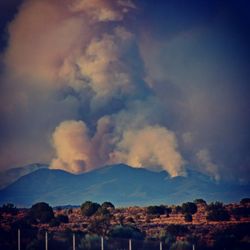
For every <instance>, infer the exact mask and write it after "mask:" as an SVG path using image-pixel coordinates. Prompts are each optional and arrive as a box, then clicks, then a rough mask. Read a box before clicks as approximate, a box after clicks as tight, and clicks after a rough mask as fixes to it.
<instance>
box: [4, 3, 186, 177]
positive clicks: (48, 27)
mask: <svg viewBox="0 0 250 250" xmlns="http://www.w3.org/2000/svg"><path fill="white" fill-rule="evenodd" d="M132 11H136V6H135V5H134V4H133V3H132V2H131V1H129V0H127V1H126V0H118V1H111V0H110V1H108V0H91V1H89V0H63V1H62V0H60V1H59V0H43V1H40V0H27V1H25V3H24V4H23V5H22V6H21V9H20V11H19V13H18V15H17V17H16V18H15V20H14V21H13V22H12V23H11V25H10V28H9V30H10V41H9V47H8V50H7V51H6V54H5V62H6V65H7V66H8V67H9V69H11V70H12V72H13V73H14V75H15V77H17V78H19V79H23V81H21V82H22V86H23V88H24V89H26V88H27V89H32V90H34V91H36V92H37V91H38V92H39V91H41V89H42V90H43V91H44V92H46V93H47V92H48V93H50V94H51V96H56V98H58V100H61V99H63V100H65V99H67V100H68V99H69V98H71V101H69V104H65V107H64V106H62V109H66V110H67V109H68V107H70V108H69V110H72V109H73V110H74V113H76V115H74V116H72V117H71V116H70V115H68V113H67V114H66V115H65V114H64V115H61V116H60V117H59V118H58V119H56V120H55V121H56V122H58V121H59V123H57V125H56V128H55V127H54V128H53V134H52V144H53V146H54V148H55V152H56V155H55V157H54V158H53V160H52V162H51V168H57V169H64V170H67V171H70V172H75V173H81V172H85V171H89V170H91V169H93V168H97V167H101V166H103V165H105V164H112V163H120V162H123V163H127V164H129V165H131V166H133V167H147V168H150V169H154V170H162V169H164V170H166V171H167V172H168V173H169V174H170V175H171V176H177V175H181V174H184V172H185V171H184V168H183V162H184V161H183V159H182V156H181V154H180V153H179V152H178V145H177V139H176V136H175V134H174V132H172V131H170V130H169V129H167V128H166V127H165V126H164V125H163V124H162V123H161V121H160V119H159V118H158V117H157V115H156V114H157V113H158V110H157V108H158V107H157V102H158V100H156V99H157V98H156V97H155V96H154V94H153V92H152V91H151V90H150V87H149V86H148V85H147V84H146V83H145V82H144V80H143V79H144V74H143V69H141V68H143V67H142V66H141V65H140V66H139V67H138V66H137V63H139V62H140V63H141V61H140V56H139V54H140V53H139V51H138V48H137V47H138V46H137V44H136V39H135V37H134V35H133V34H132V33H131V32H130V31H129V30H128V28H127V27H126V25H125V24H124V23H125V22H124V20H125V18H126V16H127V15H129V13H130V12H132ZM40 98H44V99H42V100H41V102H42V103H43V102H44V103H45V102H48V99H49V100H50V98H51V97H50V96H49V97H48V96H47V95H45V97H39V98H38V99H40ZM60 98H61V99H60ZM67 103H68V102H67ZM55 106H56V107H57V108H55ZM155 108H156V109H155ZM58 110H59V109H58V105H52V106H51V107H50V110H49V113H50V116H51V117H52V118H51V119H52V120H53V119H54V117H57V116H58ZM60 112H62V113H63V111H60ZM67 117H68V119H66V120H65V118H67ZM44 119H48V118H46V116H45V118H44Z"/></svg>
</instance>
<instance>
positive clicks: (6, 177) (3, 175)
mask: <svg viewBox="0 0 250 250" xmlns="http://www.w3.org/2000/svg"><path fill="white" fill-rule="evenodd" d="M48 167H49V166H48V165H46V164H40V163H34V164H29V165H26V166H23V167H17V168H11V169H8V170H6V171H1V172H0V189H3V188H4V187H7V186H8V185H10V184H11V183H13V182H15V181H16V180H17V179H19V178H20V177H22V176H24V175H26V174H29V173H31V172H34V171H36V170H38V169H41V168H48Z"/></svg>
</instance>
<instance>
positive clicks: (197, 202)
mask: <svg viewBox="0 0 250 250" xmlns="http://www.w3.org/2000/svg"><path fill="white" fill-rule="evenodd" d="M194 203H195V204H203V205H206V204H207V203H206V201H205V200H203V199H196V200H194Z"/></svg>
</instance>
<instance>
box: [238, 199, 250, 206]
mask: <svg viewBox="0 0 250 250" xmlns="http://www.w3.org/2000/svg"><path fill="white" fill-rule="evenodd" d="M240 204H242V205H246V204H250V198H243V199H241V201H240Z"/></svg>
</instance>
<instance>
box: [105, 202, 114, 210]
mask: <svg viewBox="0 0 250 250" xmlns="http://www.w3.org/2000/svg"><path fill="white" fill-rule="evenodd" d="M102 208H111V209H115V206H114V205H113V204H112V203H111V202H109V201H105V202H103V203H102Z"/></svg>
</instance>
